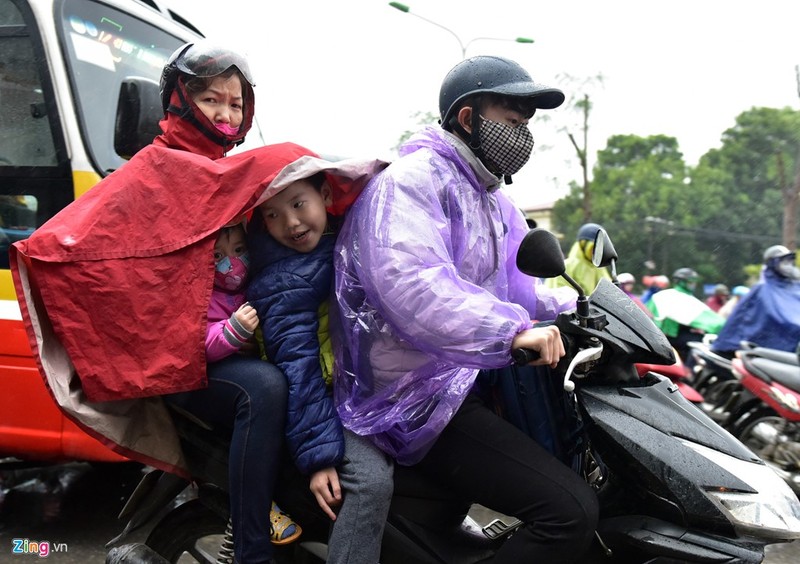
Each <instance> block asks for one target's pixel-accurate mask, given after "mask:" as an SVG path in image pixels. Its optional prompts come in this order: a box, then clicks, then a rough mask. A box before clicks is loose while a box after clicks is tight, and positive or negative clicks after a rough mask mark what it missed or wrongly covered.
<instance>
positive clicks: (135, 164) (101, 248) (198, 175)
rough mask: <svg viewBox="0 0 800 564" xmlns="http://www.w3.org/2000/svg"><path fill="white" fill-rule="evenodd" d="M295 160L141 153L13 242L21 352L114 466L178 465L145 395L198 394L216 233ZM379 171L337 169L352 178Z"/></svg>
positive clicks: (158, 407) (250, 154) (156, 403)
mask: <svg viewBox="0 0 800 564" xmlns="http://www.w3.org/2000/svg"><path fill="white" fill-rule="evenodd" d="M308 153H309V152H308V151H307V150H306V149H303V148H301V147H299V146H297V145H294V144H291V143H284V144H278V145H270V146H266V147H262V148H259V149H254V150H251V151H247V152H243V153H240V154H238V155H234V156H231V157H226V158H223V159H218V160H212V159H210V158H208V157H205V156H201V155H196V154H192V153H189V152H186V151H180V150H175V149H169V148H165V147H162V146H158V145H155V144H154V145H151V146H148V147H146V148H145V149H143V150H142V151H140V152H139V153H137V154H136V155H135V156H134V157H133V158H132V159H131V160H130V161H129V162H128V163H126V164H125V165H124V166H123V167H121V168H120V169H119V170H117V171H116V172H114V173H113V174H111V175H109V176H108V177H106V178H105V179H104V180H103V181H102V182H100V183H99V184H97V185H96V186H95V187H94V188H92V189H91V190H90V191H89V192H88V193H86V194H85V195H84V196H82V197H81V198H79V199H78V200H76V201H75V202H73V203H72V204H70V205H69V206H67V207H66V208H64V209H63V210H62V211H61V212H59V213H58V214H57V215H55V216H54V217H53V218H52V219H51V220H49V221H48V222H47V223H45V224H44V225H42V226H41V227H40V228H39V229H37V230H36V231H35V232H34V233H33V235H32V236H31V237H30V238H29V239H27V240H24V241H20V242H17V243H15V244H14V245H13V247H12V248H11V252H10V260H11V270H12V275H13V278H14V284H15V288H16V292H17V296H18V300H19V302H20V309H21V311H22V315H23V321H24V322H25V326H26V329H27V332H28V337H29V342H30V345H31V348H32V350H33V353H34V357H35V359H36V361H37V363H38V367H39V370H40V372H41V374H42V376H43V377H44V379H45V382H46V384H47V386H48V388H49V389H50V391H51V393H52V394H53V397H54V398H55V400H56V402H57V403H58V404H59V406H60V407H61V408H62V410H63V411H64V412H65V413H66V414H67V415H68V416H69V417H70V418H72V419H73V420H75V421H76V422H77V423H78V424H79V425H81V426H82V427H83V428H84V429H86V430H87V431H89V432H90V434H92V435H93V436H96V437H97V438H99V439H100V440H101V441H102V442H104V443H105V444H106V445H107V446H110V447H111V448H114V449H115V450H117V451H118V452H121V453H122V454H124V455H126V456H131V455H132V454H135V455H136V456H135V457H136V458H137V459H139V460H143V461H146V462H148V463H151V464H157V463H158V461H165V462H164V463H163V464H162V465H161V467H163V468H167V469H169V468H171V467H173V468H174V467H180V466H181V464H182V460H181V458H180V456H179V452H180V449H179V448H177V438H176V437H171V436H170V433H169V429H170V428H171V425H170V424H169V415H168V413H166V410H165V409H164V407H163V403H162V402H161V399H160V398H158V397H154V396H158V395H161V394H167V393H173V392H179V391H186V390H191V389H197V388H200V387H203V386H205V384H206V361H205V349H204V341H205V331H206V316H207V310H208V306H209V301H210V297H211V290H212V285H213V273H214V261H213V247H214V241H215V239H216V234H217V231H218V230H219V229H220V228H221V227H223V226H225V225H228V224H231V223H234V222H237V221H240V220H241V218H242V217H244V216H246V215H247V214H248V213H249V212H250V211H251V210H252V209H253V208H254V207H255V206H257V205H258V204H259V203H261V202H262V201H264V200H265V199H266V198H267V197H269V194H270V192H269V189H268V186H270V184H271V183H272V182H273V180H275V178H276V177H277V175H278V174H279V173H280V172H281V171H282V170H283V169H284V167H285V165H286V163H287V160H288V161H289V162H294V161H296V160H298V158H300V157H302V158H305V159H309V160H315V157H313V156H311V155H309V154H308ZM287 155H293V156H292V157H287ZM316 160H319V159H316ZM383 166H385V163H383V162H381V161H355V160H353V161H350V162H349V163H348V164H343V165H341V168H342V169H348V170H349V173H350V174H351V176H352V177H353V178H354V179H355V178H358V177H359V175H365V176H367V175H368V174H370V173H371V172H374V171H375V170H379V169H380V168H382V167H383ZM348 167H349V168H348ZM140 398H145V399H140ZM176 453H177V454H176Z"/></svg>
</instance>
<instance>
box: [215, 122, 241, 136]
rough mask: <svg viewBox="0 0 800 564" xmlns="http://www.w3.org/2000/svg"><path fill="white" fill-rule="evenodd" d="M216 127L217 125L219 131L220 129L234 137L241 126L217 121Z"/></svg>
mask: <svg viewBox="0 0 800 564" xmlns="http://www.w3.org/2000/svg"><path fill="white" fill-rule="evenodd" d="M214 127H216V128H217V130H218V131H220V132H221V133H223V134H225V135H228V136H229V137H233V136H234V135H237V134H238V133H239V128H238V127H233V126H232V125H231V124H229V123H215V124H214Z"/></svg>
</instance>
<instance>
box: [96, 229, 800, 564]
mask: <svg viewBox="0 0 800 564" xmlns="http://www.w3.org/2000/svg"><path fill="white" fill-rule="evenodd" d="M616 258H617V256H616V252H615V251H614V248H613V245H612V244H611V241H610V239H609V238H608V236H607V235H606V233H605V232H604V231H602V230H601V231H599V232H598V235H597V239H596V241H595V256H594V260H593V262H594V264H595V265H596V266H608V265H611V266H612V272H614V271H615V263H614V261H616ZM517 265H518V267H519V268H520V270H522V271H523V272H525V273H527V274H529V275H531V276H535V277H541V278H549V277H556V276H563V277H564V278H565V279H567V281H568V282H570V284H571V285H572V286H573V287H574V288H575V289H576V291H578V294H579V298H578V300H577V307H576V309H575V310H573V311H570V312H566V313H562V314H560V315H559V316H558V318H557V319H556V320H555V321H554V323H555V325H556V326H557V327H558V328H559V330H560V332H561V335H562V339H563V340H564V345H565V350H566V355H565V356H564V357H563V358H562V360H561V362H560V363H559V365H558V367H557V368H556V369H554V370H552V371H551V373H550V382H551V383H553V382H554V383H556V384H557V385H556V386H554V387H553V388H552V390H553V393H554V398H553V399H554V410H560V411H561V414H562V416H563V417H561V419H560V421H561V422H562V427H560V428H557V429H555V431H556V435H557V436H558V438H560V439H562V441H561V444H562V449H561V451H560V452H561V453H562V460H564V462H565V463H566V464H568V465H570V466H571V467H572V468H573V470H574V471H576V472H578V473H579V474H580V475H582V476H583V477H584V479H585V480H586V481H587V482H588V483H589V484H590V485H591V486H592V487H593V488H594V489H595V491H596V492H597V496H598V499H599V501H600V505H601V513H600V514H601V518H600V522H599V525H598V528H597V530H596V543H595V546H594V547H593V549H592V553H591V554H590V555H588V556H587V559H586V561H589V560H597V561H602V562H609V563H617V562H619V563H622V562H625V563H630V562H642V563H645V562H647V563H653V564H655V563H659V562H661V563H665V564H666V563H668V562H676V561H680V562H725V563H757V562H761V561H762V560H763V558H764V547H765V546H766V545H768V544H771V543H779V542H787V541H790V540H793V539H797V538H800V501H798V499H797V497H796V496H795V495H794V494H793V492H792V491H791V489H790V488H789V487H788V486H787V485H786V484H785V483H784V482H783V480H781V479H780V478H779V477H778V476H777V475H776V474H775V473H774V472H772V470H771V469H770V468H769V467H768V466H766V465H765V464H764V462H763V461H761V460H760V459H759V458H758V457H757V456H755V455H754V454H753V453H752V452H751V451H750V450H748V449H747V448H746V447H745V446H744V445H743V444H742V443H741V442H739V441H738V440H736V439H735V438H734V437H733V436H732V435H730V434H729V433H728V432H726V431H724V430H723V429H722V428H720V427H719V426H718V425H717V424H715V423H714V422H713V421H712V420H711V419H710V418H708V417H707V416H706V415H705V414H704V413H703V412H702V411H701V410H700V409H699V408H697V407H696V406H695V405H694V404H692V403H691V402H689V401H688V400H687V399H686V398H685V397H684V396H683V395H682V394H681V393H680V391H679V389H678V387H677V386H676V385H675V384H674V383H673V382H672V381H670V380H669V379H668V378H665V377H663V376H660V375H658V374H656V373H654V372H647V373H645V374H644V375H643V376H641V377H640V376H639V374H638V372H637V369H636V364H637V363H650V364H654V365H668V364H672V363H673V362H674V360H675V358H674V353H673V349H672V347H671V346H670V344H669V342H668V341H667V340H666V337H665V336H664V334H663V333H662V332H661V331H660V330H659V329H658V328H656V326H655V325H654V324H653V322H652V321H651V320H650V319H649V318H648V317H647V316H646V315H645V314H644V313H643V312H642V311H641V310H640V309H639V308H638V306H636V305H635V304H634V303H633V302H632V301H631V300H630V298H628V296H627V295H625V293H624V292H622V290H620V289H619V288H618V287H617V286H615V285H614V284H613V283H612V282H609V281H607V280H603V281H601V282H600V284H599V285H598V286H597V288H596V289H595V291H594V292H593V293H592V294H591V296H590V297H589V296H586V294H585V293H584V291H583V289H582V288H580V286H579V285H578V284H577V283H575V281H574V280H572V279H571V278H570V277H569V276H568V275H567V274H566V273H565V264H564V257H563V254H562V253H561V249H560V246H559V244H558V241H557V240H556V238H555V236H553V235H552V234H551V233H549V232H547V231H544V230H542V229H538V228H537V229H533V230H531V231H530V232H529V233H528V234H527V235H526V237H525V239H524V240H523V242H522V244H521V246H520V249H519V252H518V255H517ZM513 357H514V360H515V362H516V364H517V365H519V366H524V365H527V364H528V363H529V362H530V361H531V360H532V359H534V358H535V353H534V352H533V351H528V350H524V349H518V350H515V351H513ZM520 401H521V405H523V406H524V401H523V400H522V398H520ZM176 423H177V424H178V425H179V426H180V427H179V428H180V432H181V434H182V436H183V437H184V440H185V442H186V443H187V448H186V450H187V451H188V452H187V457H188V458H190V460H192V461H193V462H190V465H191V464H204V465H206V466H208V465H209V459H210V458H212V454H213V453H212V452H211V451H216V450H218V449H222V450H221V451H220V452H224V445H221V444H214V443H209V442H208V441H199V443H200V445H201V446H200V447H195V446H192V445H191V444H190V443H192V442H197V438H198V437H200V436H202V435H203V433H201V432H200V431H205V432H209V430H208V429H201V427H200V423H201V422H192V421H191V420H190V418H189V417H187V416H184V415H181V416H178V417H176ZM203 445H205V446H203ZM218 454H219V452H217V453H216V454H215V455H214V456H213V457H214V458H216V459H217V460H219V461H220V462H221V463H222V464H223V466H224V464H225V457H224V456H221V457H220V456H217V455H218ZM214 466H215V465H214V464H211V467H210V468H208V467H207V468H206V470H213V469H214ZM194 468H195V469H196V470H195V472H200V469H199V467H198V466H195V467H194ZM216 470H217V471H221V470H223V469H222V468H216ZM490 470H491V469H488V471H490ZM198 475H200V474H198ZM221 480H222V478H221V477H219V476H217V477H215V478H213V479H209V480H208V481H203V482H201V483H200V485H199V487H198V488H197V492H196V497H195V498H194V499H192V500H190V501H186V502H184V503H182V504H180V505H177V507H175V506H174V499H175V496H176V495H177V492H180V491H181V490H182V488H183V487H185V485H186V484H185V482H181V481H180V480H178V479H176V478H175V477H170V475H168V474H164V473H161V472H158V471H155V472H153V473H150V474H148V475H147V476H145V477H144V478H143V480H142V483H141V484H140V488H141V489H140V488H137V490H136V491H135V492H134V494H133V495H132V496H131V499H130V500H129V501H128V503H127V504H126V506H125V508H124V509H123V512H122V515H121V517H122V518H127V519H129V523H128V526H127V527H126V530H125V531H123V535H124V533H126V532H130V531H131V530H133V529H135V528H136V527H139V526H141V525H143V524H144V523H145V522H147V521H149V520H150V519H151V518H152V517H153V516H155V515H156V514H159V513H161V514H163V515H164V516H163V517H162V518H161V519H160V521H159V522H158V523H157V524H156V525H155V526H154V527H153V529H152V531H151V533H150V535H149V537H148V539H147V545H149V546H150V547H151V548H153V549H155V550H156V551H157V552H158V553H159V554H161V555H162V556H164V557H165V558H166V559H167V560H168V561H170V562H175V561H177V559H178V558H179V557H180V556H181V555H182V554H184V553H185V554H189V555H191V556H192V557H193V558H195V559H196V560H197V561H199V562H212V561H214V560H213V558H214V557H213V555H212V553H213V551H214V550H216V551H219V550H220V547H222V548H223V549H225V548H226V547H228V548H229V547H230V542H229V541H230V539H229V538H227V537H226V536H224V535H223V531H224V530H225V523H226V522H227V514H226V508H227V499H226V496H225V495H224V490H223V489H222V488H220V487H219V486H215V485H213V484H224V483H227V482H226V481H221ZM468 512H469V505H468V504H466V505H465V501H464V500H460V499H454V498H450V497H448V495H447V493H446V492H443V491H442V490H441V488H436V487H434V486H432V485H431V484H427V483H425V481H424V480H421V479H420V477H419V476H416V475H415V474H414V472H413V468H405V467H401V466H398V467H397V468H396V474H395V492H394V497H393V500H392V506H391V508H390V512H389V517H388V520H387V525H386V530H385V533H384V537H383V545H382V554H381V562H382V563H384V564H393V563H401V562H402V563H404V564H408V563H410V562H414V563H422V564H468V563H469V564H473V563H477V562H485V561H490V560H491V558H492V556H493V555H494V553H495V552H496V550H497V549H498V548H499V547H500V546H501V545H502V543H503V542H504V541H505V540H506V539H507V538H508V536H509V535H513V534H514V531H515V530H516V529H517V528H518V527H519V526H520V525H521V523H520V522H519V521H516V520H514V519H512V518H507V517H505V516H500V517H499V518H498V519H496V520H494V521H492V522H491V523H489V524H487V525H485V526H483V527H481V526H480V525H478V524H477V522H476V521H475V520H474V519H473V518H472V517H471V516H470V515H469V514H468ZM123 535H121V536H120V537H118V538H117V539H115V540H114V541H113V542H118V541H119V540H121V538H122V536H123ZM209 535H214V536H213V540H214V544H215V548H214V549H213V550H209V549H207V548H204V545H203V541H204V540H207V537H208V536H209ZM325 540H326V539H325V538H324V534H323V535H322V536H315V535H314V534H307V533H306V532H305V531H304V533H303V536H302V537H301V538H300V540H299V541H298V542H296V543H294V544H293V545H289V546H288V547H278V548H279V549H281V550H280V551H279V553H278V556H277V558H278V560H279V561H285V562H318V561H324V558H325V553H326V547H325ZM109 555H110V556H111V553H109ZM223 556H224V555H223ZM220 561H224V560H222V558H220Z"/></svg>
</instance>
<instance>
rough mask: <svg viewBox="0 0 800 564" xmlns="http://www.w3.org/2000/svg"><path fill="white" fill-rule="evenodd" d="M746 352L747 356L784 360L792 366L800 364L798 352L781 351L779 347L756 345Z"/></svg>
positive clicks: (783, 361)
mask: <svg viewBox="0 0 800 564" xmlns="http://www.w3.org/2000/svg"><path fill="white" fill-rule="evenodd" d="M744 354H746V355H747V356H758V357H761V358H767V359H769V360H774V361H777V362H782V363H784V364H788V365H790V366H800V361H798V358H797V354H796V353H793V352H787V351H781V350H778V349H768V348H765V347H756V348H754V349H751V350H748V351H745V352H744Z"/></svg>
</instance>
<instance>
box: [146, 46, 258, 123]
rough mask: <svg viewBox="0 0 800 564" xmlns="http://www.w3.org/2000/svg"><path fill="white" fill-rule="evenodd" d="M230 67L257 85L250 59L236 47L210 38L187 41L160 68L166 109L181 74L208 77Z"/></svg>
mask: <svg viewBox="0 0 800 564" xmlns="http://www.w3.org/2000/svg"><path fill="white" fill-rule="evenodd" d="M231 67H236V68H237V69H238V70H239V72H240V73H242V76H244V78H245V80H246V81H247V83H248V84H249V86H250V87H251V88H252V87H253V86H255V82H253V75H252V74H251V73H250V67H249V66H248V64H247V60H246V59H245V58H244V57H243V56H241V55H240V54H238V53H236V52H235V51H231V50H230V49H225V48H223V47H220V46H219V45H216V44H214V43H211V42H209V41H208V40H201V41H198V42H197V43H186V44H185V45H182V46H181V47H178V49H176V50H175V52H174V53H172V55H171V56H170V58H169V60H168V61H167V64H166V65H164V69H163V70H162V71H161V81H160V83H159V89H160V91H161V105H162V107H163V109H164V111H165V112H166V111H167V108H168V107H169V99H170V96H171V95H172V91H173V90H175V85H176V84H177V83H178V75H179V74H181V73H182V74H185V75H188V76H197V77H201V78H208V77H212V76H217V75H220V74H222V73H224V72H225V71H227V70H228V69H229V68H231ZM246 86H247V85H245V84H243V85H242V87H246Z"/></svg>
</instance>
